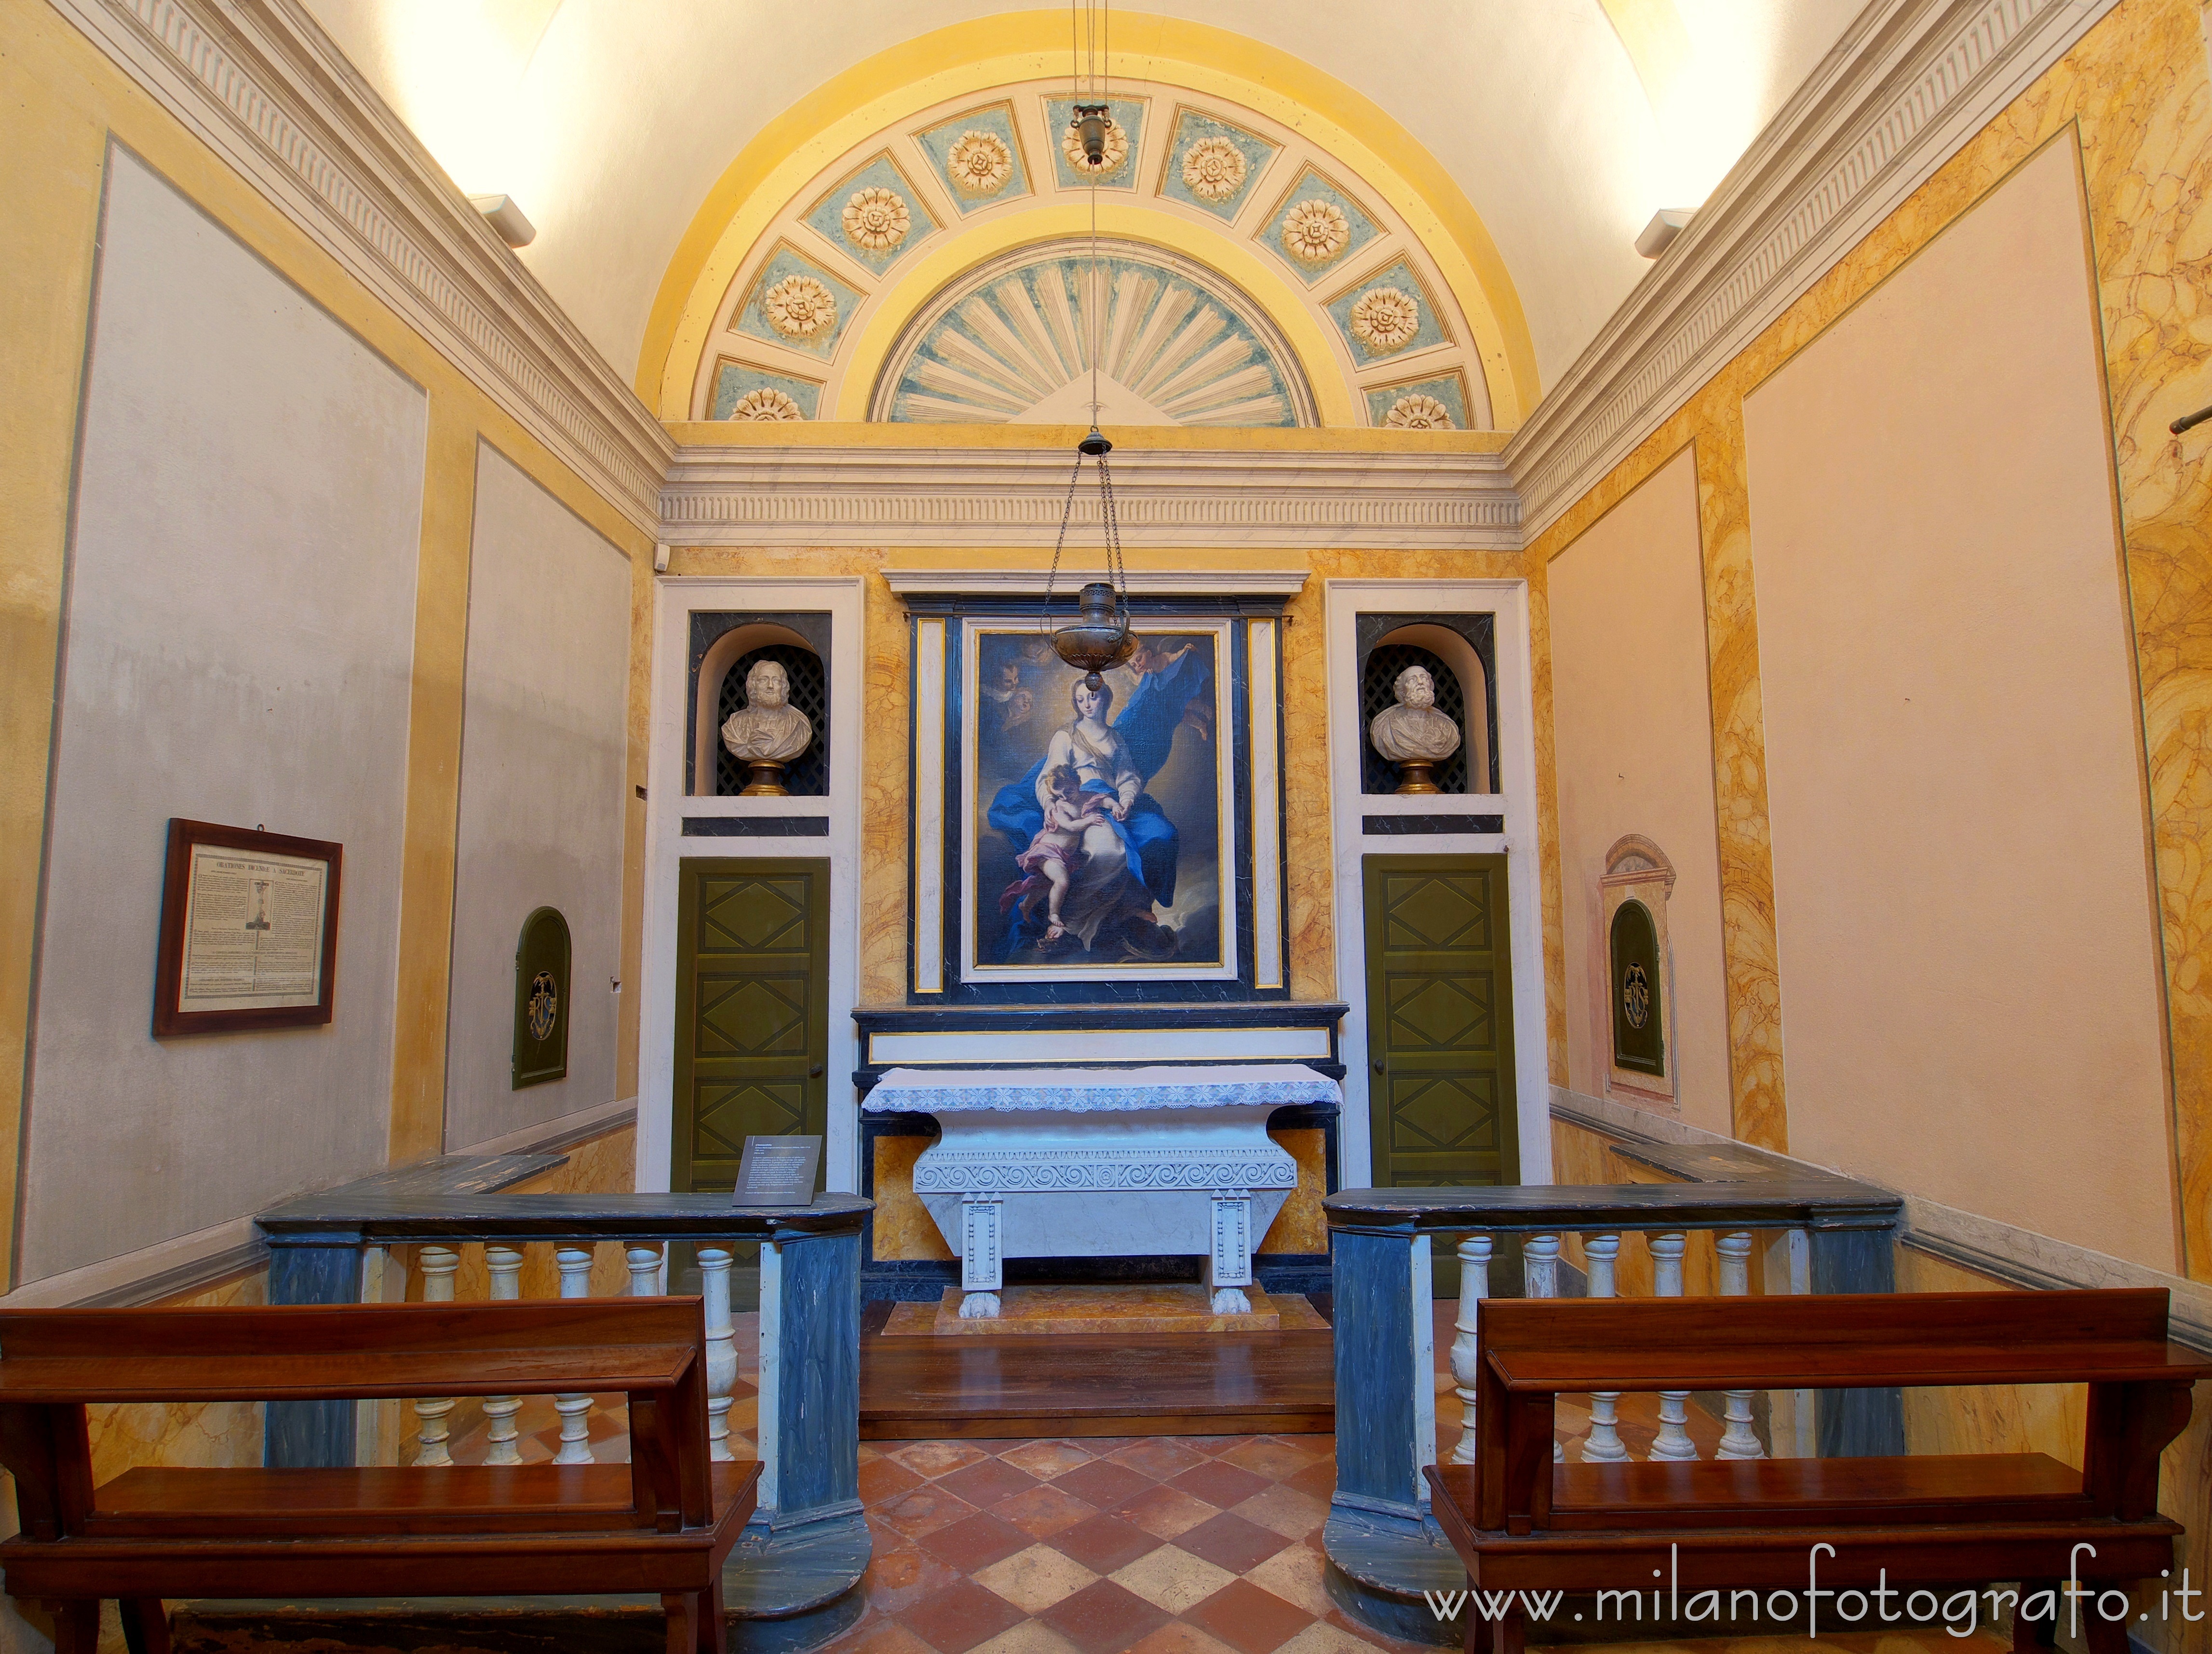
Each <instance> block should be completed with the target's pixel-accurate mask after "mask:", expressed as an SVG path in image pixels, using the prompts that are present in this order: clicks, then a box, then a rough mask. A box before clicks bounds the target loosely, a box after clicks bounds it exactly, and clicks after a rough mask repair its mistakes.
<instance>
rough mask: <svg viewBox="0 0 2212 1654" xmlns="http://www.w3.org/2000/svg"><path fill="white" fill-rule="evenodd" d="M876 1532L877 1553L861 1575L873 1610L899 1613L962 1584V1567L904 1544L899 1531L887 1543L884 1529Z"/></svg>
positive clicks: (880, 1612) (861, 1586)
mask: <svg viewBox="0 0 2212 1654" xmlns="http://www.w3.org/2000/svg"><path fill="white" fill-rule="evenodd" d="M873 1531H874V1533H875V1538H876V1553H875V1554H874V1555H873V1556H872V1557H871V1558H869V1559H868V1571H867V1572H866V1573H864V1574H862V1575H861V1576H860V1590H861V1591H862V1592H863V1593H864V1594H865V1595H866V1597H867V1602H868V1607H869V1608H871V1609H872V1610H873V1611H875V1612H877V1613H879V1614H896V1613H898V1612H899V1611H900V1610H901V1609H902V1608H912V1607H913V1606H914V1605H915V1603H917V1602H921V1601H922V1599H923V1598H925V1597H929V1596H935V1595H936V1594H937V1593H938V1592H939V1591H941V1590H946V1589H948V1588H949V1587H951V1586H953V1585H956V1584H959V1583H960V1570H959V1569H957V1568H956V1567H954V1566H951V1564H950V1563H948V1562H945V1561H944V1560H941V1559H939V1558H938V1557H934V1556H932V1555H930V1554H929V1553H928V1552H927V1551H922V1550H918V1549H916V1548H915V1547H914V1546H912V1545H908V1544H906V1543H904V1542H902V1541H900V1540H899V1538H898V1535H896V1534H893V1535H890V1536H889V1537H890V1542H889V1543H886V1542H885V1536H884V1534H883V1533H882V1532H881V1530H879V1529H878V1530H873Z"/></svg>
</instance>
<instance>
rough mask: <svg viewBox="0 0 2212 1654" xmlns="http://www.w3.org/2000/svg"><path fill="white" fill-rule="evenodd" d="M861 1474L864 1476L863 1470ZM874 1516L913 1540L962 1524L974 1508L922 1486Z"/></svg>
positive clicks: (932, 1486)
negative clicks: (957, 1523)
mask: <svg viewBox="0 0 2212 1654" xmlns="http://www.w3.org/2000/svg"><path fill="white" fill-rule="evenodd" d="M861 1474H862V1475H866V1467H864V1468H863V1469H862V1471H861ZM873 1514H874V1515H875V1516H876V1517H878V1518H879V1519H881V1520H882V1521H884V1522H886V1523H890V1525H891V1526H892V1527H893V1528H896V1529H897V1530H898V1531H899V1532H901V1533H902V1534H904V1535H907V1536H908V1538H910V1539H912V1538H918V1537H919V1536H920V1535H923V1534H932V1533H935V1532H936V1531H937V1530H938V1529H939V1528H949V1527H951V1525H952V1524H953V1523H956V1522H961V1521H964V1520H966V1519H967V1518H968V1517H971V1516H974V1515H975V1506H974V1505H970V1504H969V1502H968V1501H967V1500H966V1499H961V1498H959V1497H958V1496H957V1495H956V1494H952V1493H946V1492H945V1489H944V1488H943V1487H939V1486H938V1485H937V1484H935V1483H933V1482H924V1483H923V1484H922V1485H921V1487H917V1488H915V1490H914V1491H913V1492H912V1493H908V1494H907V1495H906V1497H905V1498H903V1499H893V1500H892V1501H891V1502H890V1503H889V1504H887V1505H884V1506H882V1507H881V1508H880V1509H879V1510H878V1511H875V1512H873Z"/></svg>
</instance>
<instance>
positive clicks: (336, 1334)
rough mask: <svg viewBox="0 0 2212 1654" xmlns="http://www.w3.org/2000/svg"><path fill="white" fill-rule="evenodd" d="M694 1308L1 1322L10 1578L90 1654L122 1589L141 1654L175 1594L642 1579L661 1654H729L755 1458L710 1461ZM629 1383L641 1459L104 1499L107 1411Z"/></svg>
mask: <svg viewBox="0 0 2212 1654" xmlns="http://www.w3.org/2000/svg"><path fill="white" fill-rule="evenodd" d="M705 1335H706V1329H705V1320H704V1317H703V1316H702V1312H701V1309H700V1300H699V1299H698V1298H617V1299H608V1300H604V1301H593V1300H577V1301H570V1302H565V1303H558V1302H556V1303H502V1304H465V1305H447V1304H348V1305H343V1306H334V1307H321V1306H309V1307H300V1308H293V1309H214V1310H17V1311H0V1462H4V1463H5V1464H6V1466H7V1468H8V1469H9V1470H10V1471H12V1472H13V1473H14V1474H15V1499H16V1508H17V1511H18V1514H19V1516H20V1518H21V1533H20V1535H18V1536H17V1537H15V1538H13V1539H10V1540H9V1541H8V1542H6V1543H4V1544H0V1568H4V1569H5V1570H6V1573H7V1589H8V1590H9V1593H10V1594H11V1595H13V1596H18V1597H25V1598H36V1599H44V1600H45V1601H46V1602H48V1603H50V1604H51V1605H52V1608H53V1610H54V1617H55V1631H56V1644H57V1648H58V1654H94V1650H95V1649H96V1647H97V1645H98V1642H99V1625H100V1615H99V1610H100V1598H102V1597H109V1596H112V1597H115V1598H117V1599H118V1602H119V1603H120V1606H121V1608H122V1611H123V1619H124V1627H125V1633H126V1634H127V1635H128V1637H129V1639H130V1642H131V1647H132V1649H133V1651H134V1654H167V1647H168V1627H167V1618H166V1615H165V1613H164V1610H163V1607H162V1602H163V1599H165V1598H170V1597H184V1596H233V1597H314V1596H534V1595H540V1594H543V1595H552V1596H560V1595H598V1594H601V1593H608V1594H613V1593H629V1592H641V1593H648V1594H653V1595H657V1596H659V1598H660V1600H661V1603H662V1606H663V1608H665V1610H666V1613H667V1616H668V1649H669V1654H701V1651H714V1654H720V1651H722V1650H723V1648H724V1646H725V1636H724V1630H723V1621H722V1593H721V1572H722V1564H723V1560H724V1559H725V1558H726V1556H727V1555H728V1554H729V1552H730V1548H731V1547H732V1545H733V1544H734V1543H735V1542H737V1538H738V1533H739V1531H740V1530H741V1529H743V1528H744V1524H745V1521H746V1518H747V1517H750V1515H751V1513H752V1510H753V1504H754V1483H755V1482H756V1481H757V1479H758V1477H759V1474H760V1467H759V1465H758V1464H757V1463H753V1462H744V1463H722V1464H715V1463H713V1462H711V1461H710V1460H709V1458H708V1446H707V1376H706V1365H707V1364H706V1353H705ZM617 1390H618V1391H621V1392H622V1393H623V1395H624V1396H627V1398H628V1400H629V1438H630V1458H631V1462H629V1464H626V1465H623V1464H607V1465H574V1466H555V1465H550V1464H549V1465H515V1466H488V1467H476V1468H468V1469H463V1468H458V1467H456V1468H449V1469H411V1468H410V1469H392V1468H390V1467H363V1468H360V1469H312V1470H310V1469H261V1468H254V1467H246V1468H241V1469H161V1468H149V1469H135V1470H131V1471H128V1472H126V1473H125V1474H124V1475H120V1476H118V1477H117V1478H116V1479H115V1480H114V1481H110V1482H107V1483H106V1484H105V1485H103V1486H101V1487H97V1488H95V1487H94V1486H93V1483H92V1458H91V1452H90V1448H89V1445H88V1440H87V1436H86V1430H85V1413H84V1409H85V1406H86V1404H87V1403H88V1402H155V1403H161V1402H213V1401H232V1402H274V1401H310V1400H319V1399H327V1398H331V1397H347V1396H360V1397H369V1396H526V1395H541V1394H546V1393H549V1392H550V1393H559V1392H562V1391H566V1392H569V1393H577V1392H589V1393H594V1394H603V1393H606V1392H610V1391H617Z"/></svg>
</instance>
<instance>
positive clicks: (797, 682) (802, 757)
mask: <svg viewBox="0 0 2212 1654" xmlns="http://www.w3.org/2000/svg"><path fill="white" fill-rule="evenodd" d="M760 660H773V661H775V662H776V663H777V664H778V665H780V666H782V668H783V672H784V676H785V677H787V678H789V679H790V680H791V704H792V705H793V706H795V707H797V708H799V710H800V711H801V712H803V713H805V715H806V716H807V720H808V721H810V722H811V723H812V724H813V726H814V744H813V745H811V746H810V747H808V748H807V749H806V751H804V752H802V753H800V754H799V756H798V757H795V758H793V760H792V761H791V764H790V767H789V768H788V769H786V770H785V771H784V774H783V786H784V790H785V791H786V792H787V793H790V794H793V796H794V797H797V798H806V799H819V798H827V797H828V796H829V677H828V674H827V673H825V672H823V670H822V657H821V656H820V655H818V654H815V653H814V651H813V650H811V649H803V648H799V646H798V645H797V644H795V643H771V644H769V645H768V646H767V647H766V648H759V649H754V650H752V651H751V652H750V653H749V654H741V655H739V656H738V658H737V660H736V661H735V662H734V663H732V666H731V667H730V670H729V672H728V673H727V674H726V676H725V677H724V678H723V679H722V692H721V695H720V697H719V698H718V699H717V700H716V702H715V705H714V728H715V730H716V732H717V733H716V734H715V737H714V791H715V793H716V794H718V795H720V796H721V797H723V798H729V797H732V796H734V795H735V794H739V793H742V792H744V790H745V781H746V779H747V776H748V774H749V772H748V771H747V770H746V769H745V765H744V761H743V760H742V759H738V758H733V757H731V756H730V750H729V748H727V747H726V746H724V745H722V738H721V735H720V729H721V727H722V726H723V724H725V723H726V722H727V721H729V716H730V715H731V714H732V713H733V712H735V711H737V710H738V708H740V707H742V706H744V703H745V674H746V673H747V672H750V671H751V670H752V669H753V665H754V663H755V662H756V661H760Z"/></svg>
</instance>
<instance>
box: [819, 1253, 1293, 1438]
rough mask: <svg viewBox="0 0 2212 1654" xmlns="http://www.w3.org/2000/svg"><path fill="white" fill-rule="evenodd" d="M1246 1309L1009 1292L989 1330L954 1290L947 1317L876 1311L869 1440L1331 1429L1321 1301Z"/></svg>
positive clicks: (1160, 1293) (930, 1310)
mask: <svg viewBox="0 0 2212 1654" xmlns="http://www.w3.org/2000/svg"><path fill="white" fill-rule="evenodd" d="M1249 1296H1250V1298H1252V1301H1253V1302H1252V1310H1251V1312H1250V1313H1249V1315H1247V1314H1237V1315H1215V1314H1213V1313H1212V1310H1211V1305H1210V1302H1209V1294H1208V1293H1207V1292H1206V1289H1205V1288H1204V1287H1202V1286H1196V1285H1191V1286H1103V1287H1102V1286H1012V1287H1008V1288H1006V1289H1005V1290H1004V1292H1003V1296H1002V1308H1001V1311H1000V1315H999V1316H997V1317H994V1318H992V1319H990V1320H987V1321H978V1320H975V1319H969V1320H964V1321H963V1319H962V1318H961V1317H960V1313H959V1300H960V1297H961V1294H960V1293H959V1292H957V1291H954V1292H947V1293H946V1294H945V1300H944V1301H943V1302H942V1303H939V1304H888V1303H875V1304H868V1305H867V1306H866V1309H865V1310H864V1312H863V1315H862V1318H861V1325H860V1435H861V1438H862V1439H864V1440H867V1441H919V1440H933V1439H945V1438H956V1439H971V1440H976V1439H980V1440H990V1439H995V1438H1006V1437H1044V1438H1052V1437H1085V1436H1231V1435H1306V1434H1316V1435H1318V1434H1325V1433H1327V1432H1330V1431H1333V1430H1334V1428H1335V1427H1336V1374H1335V1344H1334V1337H1333V1335H1332V1334H1331V1332H1330V1330H1329V1325H1328V1301H1327V1299H1326V1298H1324V1299H1323V1300H1322V1302H1321V1303H1319V1304H1316V1303H1313V1302H1311V1301H1310V1300H1309V1299H1307V1298H1304V1297H1302V1296H1300V1295H1298V1294H1297V1293H1284V1294H1277V1295H1273V1296H1270V1295H1269V1294H1267V1293H1265V1292H1252V1293H1251V1294H1250V1295H1249ZM1268 1322H1273V1325H1272V1326H1269V1325H1267V1324H1266V1323H1268ZM948 1323H949V1324H948Z"/></svg>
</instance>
